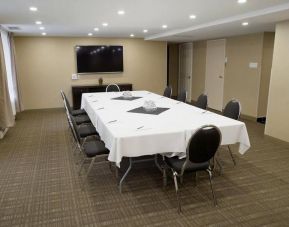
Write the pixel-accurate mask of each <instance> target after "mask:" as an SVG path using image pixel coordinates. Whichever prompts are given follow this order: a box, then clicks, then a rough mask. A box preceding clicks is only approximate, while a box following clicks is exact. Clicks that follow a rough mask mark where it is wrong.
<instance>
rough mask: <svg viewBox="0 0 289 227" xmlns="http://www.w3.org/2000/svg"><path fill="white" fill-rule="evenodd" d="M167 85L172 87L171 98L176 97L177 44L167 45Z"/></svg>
mask: <svg viewBox="0 0 289 227" xmlns="http://www.w3.org/2000/svg"><path fill="white" fill-rule="evenodd" d="M168 48H169V63H168V64H169V85H171V86H172V89H173V96H177V95H178V80H179V44H169V45H168Z"/></svg>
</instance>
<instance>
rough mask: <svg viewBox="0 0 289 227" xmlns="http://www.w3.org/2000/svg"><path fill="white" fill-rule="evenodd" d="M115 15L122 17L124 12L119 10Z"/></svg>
mask: <svg viewBox="0 0 289 227" xmlns="http://www.w3.org/2000/svg"><path fill="white" fill-rule="evenodd" d="M117 14H118V15H124V14H125V12H124V11H123V10H119V11H117Z"/></svg>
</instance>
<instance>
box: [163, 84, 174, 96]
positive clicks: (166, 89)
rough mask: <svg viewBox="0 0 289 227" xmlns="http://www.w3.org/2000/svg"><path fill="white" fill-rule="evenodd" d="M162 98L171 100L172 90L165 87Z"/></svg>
mask: <svg viewBox="0 0 289 227" xmlns="http://www.w3.org/2000/svg"><path fill="white" fill-rule="evenodd" d="M164 96H165V97H167V98H171V96H172V88H171V87H170V86H167V87H166V88H165V90H164Z"/></svg>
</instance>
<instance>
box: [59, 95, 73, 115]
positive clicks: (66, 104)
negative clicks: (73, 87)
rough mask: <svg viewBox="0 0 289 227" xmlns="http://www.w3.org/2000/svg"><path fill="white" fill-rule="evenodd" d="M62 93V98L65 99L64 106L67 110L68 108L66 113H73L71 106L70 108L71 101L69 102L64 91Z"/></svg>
mask: <svg viewBox="0 0 289 227" xmlns="http://www.w3.org/2000/svg"><path fill="white" fill-rule="evenodd" d="M60 93H61V96H62V98H63V101H64V106H65V108H66V111H68V113H71V112H72V108H71V106H70V103H69V101H68V99H67V97H66V95H65V93H64V92H63V91H62V90H61V91H60Z"/></svg>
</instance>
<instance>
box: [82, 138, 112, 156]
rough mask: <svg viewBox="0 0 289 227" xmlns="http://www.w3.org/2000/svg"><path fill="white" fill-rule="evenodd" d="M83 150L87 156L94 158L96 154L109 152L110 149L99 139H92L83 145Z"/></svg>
mask: <svg viewBox="0 0 289 227" xmlns="http://www.w3.org/2000/svg"><path fill="white" fill-rule="evenodd" d="M83 151H84V152H85V154H86V156H87V157H89V158H92V157H94V156H96V155H102V154H108V153H109V150H108V149H107V148H106V147H105V145H104V143H103V142H102V141H99V140H91V141H88V142H86V143H84V145H83Z"/></svg>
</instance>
